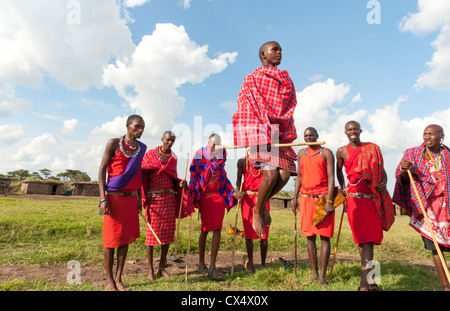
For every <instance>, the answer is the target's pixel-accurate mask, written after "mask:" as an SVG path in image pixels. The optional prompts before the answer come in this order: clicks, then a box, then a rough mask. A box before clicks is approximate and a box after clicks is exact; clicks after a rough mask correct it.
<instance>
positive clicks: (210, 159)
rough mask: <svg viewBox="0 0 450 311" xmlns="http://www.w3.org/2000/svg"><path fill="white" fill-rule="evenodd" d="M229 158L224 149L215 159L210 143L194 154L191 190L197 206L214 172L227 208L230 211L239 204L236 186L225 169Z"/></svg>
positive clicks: (190, 182) (191, 170)
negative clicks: (234, 186)
mask: <svg viewBox="0 0 450 311" xmlns="http://www.w3.org/2000/svg"><path fill="white" fill-rule="evenodd" d="M226 160H227V152H226V151H225V149H222V152H221V154H220V156H219V157H218V158H217V159H214V155H213V153H212V152H211V147H210V146H209V145H207V146H205V147H202V148H200V149H199V150H197V152H196V153H195V155H194V158H193V160H192V163H191V166H190V168H189V172H190V181H189V191H190V195H191V197H192V200H193V202H194V204H195V205H196V206H198V202H199V201H200V199H201V198H202V196H203V194H204V193H205V189H206V187H207V184H208V181H209V180H210V179H211V178H213V173H215V176H216V178H217V182H218V187H219V194H220V195H221V196H222V197H223V200H224V203H225V205H226V208H227V210H228V211H229V210H230V209H231V208H232V207H233V206H235V205H236V204H237V199H236V198H235V197H234V195H233V193H234V188H233V186H232V185H231V182H230V181H229V180H228V178H227V172H226V171H225V162H226Z"/></svg>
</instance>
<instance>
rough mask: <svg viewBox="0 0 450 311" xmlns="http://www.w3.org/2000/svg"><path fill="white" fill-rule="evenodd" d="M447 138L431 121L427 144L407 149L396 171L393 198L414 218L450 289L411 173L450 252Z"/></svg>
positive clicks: (425, 138)
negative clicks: (410, 175) (412, 182)
mask: <svg viewBox="0 0 450 311" xmlns="http://www.w3.org/2000/svg"><path fill="white" fill-rule="evenodd" d="M443 141H444V129H443V128H442V127H441V126H440V125H437V124H430V125H428V126H427V127H426V128H425V130H424V131H423V143H422V144H421V145H420V146H418V147H414V148H410V149H407V150H406V151H405V153H404V154H403V158H402V160H401V161H400V163H399V165H398V167H397V170H396V172H395V177H396V183H395V190H394V197H393V199H394V202H395V203H397V204H398V205H400V206H401V207H403V208H404V209H405V211H406V214H407V215H409V216H410V217H411V220H410V223H409V224H410V226H411V227H413V228H414V229H415V230H416V231H417V232H419V233H420V235H421V236H422V239H423V242H424V247H425V249H426V250H430V251H431V253H432V256H433V261H434V263H435V265H436V270H437V272H438V275H439V278H440V280H441V283H442V286H443V287H444V290H446V291H449V290H450V285H449V280H448V279H447V276H446V274H445V271H444V267H443V266H442V263H441V261H440V259H439V255H438V252H437V250H436V247H435V245H434V243H433V241H432V236H431V233H430V232H429V230H428V227H427V225H426V223H425V218H424V216H423V214H422V210H421V208H420V203H419V200H418V198H417V197H416V196H415V194H414V189H413V186H412V184H411V181H410V179H409V174H408V170H410V171H411V174H412V176H413V179H414V183H415V184H416V187H417V191H418V193H419V196H420V200H421V201H422V204H423V206H424V207H425V209H426V211H427V215H428V218H429V221H430V223H431V227H432V230H433V233H434V236H435V238H436V241H437V243H438V244H439V247H440V249H441V251H443V252H444V251H447V252H448V251H450V235H449V232H450V202H449V201H450V150H449V148H448V147H447V146H445V145H444V144H443Z"/></svg>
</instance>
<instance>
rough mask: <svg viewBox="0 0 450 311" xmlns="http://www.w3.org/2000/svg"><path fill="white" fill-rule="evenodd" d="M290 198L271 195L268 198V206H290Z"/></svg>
mask: <svg viewBox="0 0 450 311" xmlns="http://www.w3.org/2000/svg"><path fill="white" fill-rule="evenodd" d="M291 204H292V199H291V198H289V199H288V198H279V197H273V198H271V199H270V207H281V208H291Z"/></svg>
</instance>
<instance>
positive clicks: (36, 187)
mask: <svg viewBox="0 0 450 311" xmlns="http://www.w3.org/2000/svg"><path fill="white" fill-rule="evenodd" d="M20 190H21V192H22V193H23V194H46V195H61V194H62V193H63V192H64V190H65V184H64V183H63V182H61V181H55V180H24V181H22V186H21V189H20Z"/></svg>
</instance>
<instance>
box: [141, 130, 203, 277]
mask: <svg viewBox="0 0 450 311" xmlns="http://www.w3.org/2000/svg"><path fill="white" fill-rule="evenodd" d="M175 139H176V137H175V134H174V133H172V132H171V131H166V132H164V133H163V136H162V138H161V142H162V144H161V145H160V146H158V147H156V148H154V149H152V150H149V151H148V152H147V153H146V154H145V156H144V159H143V160H142V164H141V168H142V201H143V206H144V208H145V211H146V218H147V221H148V222H149V223H150V225H151V227H152V229H153V230H154V231H155V233H156V236H157V237H158V238H157V237H156V236H155V234H153V232H152V231H151V230H150V229H149V228H148V226H146V234H145V244H146V248H147V260H148V266H149V270H148V276H147V279H148V280H149V281H153V280H154V279H155V274H154V270H153V248H154V246H155V245H159V244H160V243H161V256H160V261H159V267H158V270H157V272H156V276H158V277H160V276H164V277H170V276H171V275H170V274H169V273H168V272H167V271H166V269H165V266H166V258H167V252H168V250H169V246H170V243H173V240H174V234H175V221H176V218H177V217H178V215H179V210H178V209H179V208H180V200H183V203H184V204H183V206H182V209H183V208H184V210H187V211H190V212H193V211H194V206H193V203H192V201H190V200H189V196H188V194H189V191H183V190H182V189H183V188H186V187H187V182H186V180H181V179H180V178H178V175H177V156H176V154H175V153H174V152H173V151H172V146H173V144H174V143H175ZM189 205H191V206H189ZM190 207H191V208H190ZM184 216H186V215H184ZM158 239H159V241H158Z"/></svg>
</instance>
